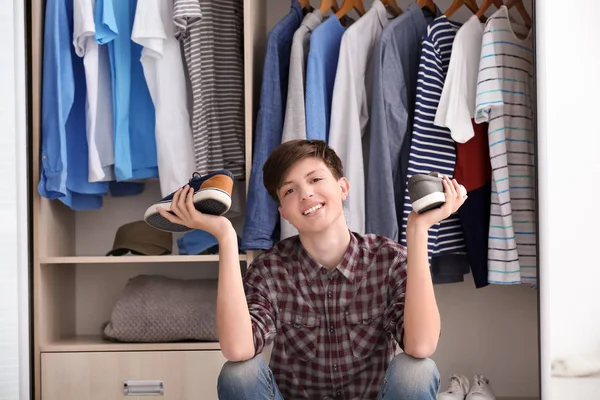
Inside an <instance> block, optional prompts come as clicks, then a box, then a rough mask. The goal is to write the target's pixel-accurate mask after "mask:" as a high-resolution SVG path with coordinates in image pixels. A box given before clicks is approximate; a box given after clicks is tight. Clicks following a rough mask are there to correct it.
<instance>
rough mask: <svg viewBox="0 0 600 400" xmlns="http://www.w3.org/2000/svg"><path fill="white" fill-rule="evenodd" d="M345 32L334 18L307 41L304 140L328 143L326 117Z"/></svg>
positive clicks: (328, 115) (324, 23)
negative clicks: (308, 42) (308, 49)
mask: <svg viewBox="0 0 600 400" xmlns="http://www.w3.org/2000/svg"><path fill="white" fill-rule="evenodd" d="M345 31H346V28H345V27H344V26H343V25H342V24H341V23H340V20H339V19H338V18H335V17H333V18H328V19H327V21H325V22H323V23H322V24H321V25H319V26H318V27H317V28H316V29H315V30H314V32H313V33H312V35H311V37H310V51H309V52H308V60H307V62H306V100H305V101H306V103H305V113H306V138H307V139H308V140H324V141H328V139H329V117H330V115H331V99H332V98H333V84H334V83H335V74H336V71H337V65H338V55H339V53H340V43H341V41H342V35H343V34H344V32H345Z"/></svg>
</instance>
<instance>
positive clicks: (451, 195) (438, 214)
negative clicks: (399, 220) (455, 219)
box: [407, 176, 467, 229]
mask: <svg viewBox="0 0 600 400" xmlns="http://www.w3.org/2000/svg"><path fill="white" fill-rule="evenodd" d="M442 184H443V185H444V193H445V195H446V202H445V203H444V204H443V205H442V206H441V207H438V208H435V209H433V210H429V211H426V212H424V213H423V214H418V213H416V212H414V211H412V212H411V213H410V214H409V215H408V225H407V229H409V227H412V228H415V227H422V228H425V229H429V228H431V227H432V226H433V225H435V224H437V223H438V222H440V221H443V220H445V219H446V218H448V217H449V216H450V215H452V214H454V213H455V212H456V211H458V209H459V208H460V207H461V206H462V205H463V204H464V202H465V200H466V199H467V196H465V197H463V196H462V195H461V192H460V185H459V183H458V182H457V181H456V179H452V181H451V180H450V178H448V177H447V176H444V178H443V179H442Z"/></svg>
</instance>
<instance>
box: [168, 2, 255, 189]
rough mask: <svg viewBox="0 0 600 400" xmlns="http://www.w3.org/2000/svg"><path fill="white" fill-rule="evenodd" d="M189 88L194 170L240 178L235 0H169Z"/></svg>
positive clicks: (240, 83)
mask: <svg viewBox="0 0 600 400" xmlns="http://www.w3.org/2000/svg"><path fill="white" fill-rule="evenodd" d="M173 22H174V23H175V26H176V28H177V29H176V33H175V37H176V38H177V39H178V40H180V41H181V42H182V43H183V50H184V54H185V60H186V64H187V69H188V74H189V79H190V82H191V89H192V135H193V139H194V140H193V143H194V157H195V162H196V169H197V171H198V172H200V173H201V174H206V173H208V172H210V171H214V170H217V169H228V170H230V171H231V172H232V173H233V174H234V176H235V177H236V178H243V177H244V165H245V159H244V158H245V157H244V60H243V48H242V34H243V4H242V1H241V0H227V1H219V2H215V1H212V0H175V8H174V15H173Z"/></svg>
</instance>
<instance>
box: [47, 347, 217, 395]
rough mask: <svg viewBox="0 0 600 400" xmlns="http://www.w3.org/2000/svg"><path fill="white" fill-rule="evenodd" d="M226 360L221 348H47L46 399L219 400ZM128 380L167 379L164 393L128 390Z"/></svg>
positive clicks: (152, 384)
mask: <svg viewBox="0 0 600 400" xmlns="http://www.w3.org/2000/svg"><path fill="white" fill-rule="evenodd" d="M225 361H226V359H225V358H224V357H223V355H222V354H221V352H220V351H148V352H97V353H95V352H89V353H42V385H41V389H42V400H118V399H123V400H134V399H138V400H148V399H150V398H153V397H156V398H157V399H161V400H194V399H202V400H213V399H214V400H217V377H218V376H219V372H220V371H221V367H222V366H223V364H224V363H225ZM127 381H130V382H131V381H137V382H133V383H134V384H135V383H140V381H151V382H150V387H151V388H156V387H157V386H156V385H154V384H155V383H157V381H159V382H160V381H162V388H163V394H162V395H160V394H156V395H154V396H148V395H135V394H129V395H126V394H125V390H124V385H125V383H126V382H127ZM133 389H135V385H134V386H132V390H133Z"/></svg>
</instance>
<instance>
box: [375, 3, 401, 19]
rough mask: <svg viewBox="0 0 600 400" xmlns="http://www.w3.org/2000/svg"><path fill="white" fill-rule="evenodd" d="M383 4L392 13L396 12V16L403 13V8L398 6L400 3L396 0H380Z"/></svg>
mask: <svg viewBox="0 0 600 400" xmlns="http://www.w3.org/2000/svg"><path fill="white" fill-rule="evenodd" d="M380 1H381V4H383V5H384V6H387V9H388V10H390V11H391V13H392V14H394V16H396V17H397V16H398V15H400V14H402V9H401V8H400V7H399V6H398V3H396V0H380Z"/></svg>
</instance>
